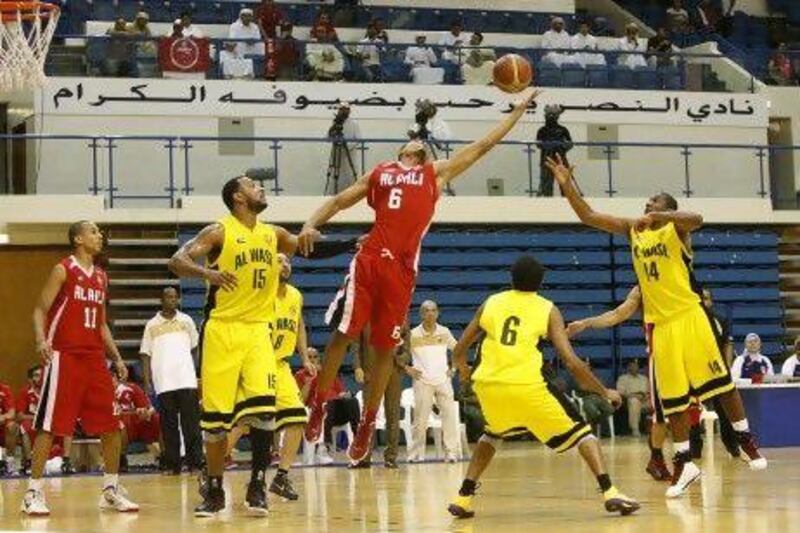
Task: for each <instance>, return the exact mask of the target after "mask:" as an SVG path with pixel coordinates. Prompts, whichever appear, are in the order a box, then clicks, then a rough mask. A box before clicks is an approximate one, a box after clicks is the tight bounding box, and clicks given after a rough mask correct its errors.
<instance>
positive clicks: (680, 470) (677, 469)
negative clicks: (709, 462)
mask: <svg viewBox="0 0 800 533" xmlns="http://www.w3.org/2000/svg"><path fill="white" fill-rule="evenodd" d="M672 465H673V471H672V484H671V485H670V486H669V488H668V489H667V498H677V497H679V496H682V495H683V493H684V492H686V489H687V488H689V485H691V484H692V483H694V482H695V481H697V480H698V479H700V476H701V475H702V472H700V469H699V468H698V467H697V465H696V464H694V463H693V462H692V457H691V455H690V454H689V452H683V453H677V454H675V459H674V460H673V462H672Z"/></svg>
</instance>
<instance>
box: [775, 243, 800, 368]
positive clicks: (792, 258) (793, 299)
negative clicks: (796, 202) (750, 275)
mask: <svg viewBox="0 0 800 533" xmlns="http://www.w3.org/2000/svg"><path fill="white" fill-rule="evenodd" d="M778 259H779V260H780V276H781V284H780V288H781V300H782V301H783V308H784V317H785V321H786V337H785V339H784V345H785V346H786V349H787V350H788V351H789V353H791V352H793V351H794V340H795V339H796V338H797V337H798V336H799V335H800V228H797V227H791V228H786V229H784V230H783V233H782V234H781V239H780V244H779V245H778Z"/></svg>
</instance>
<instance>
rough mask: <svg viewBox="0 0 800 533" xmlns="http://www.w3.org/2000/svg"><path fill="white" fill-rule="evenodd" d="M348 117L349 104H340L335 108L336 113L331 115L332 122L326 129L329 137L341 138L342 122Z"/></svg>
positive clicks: (342, 135) (342, 132) (342, 133)
mask: <svg viewBox="0 0 800 533" xmlns="http://www.w3.org/2000/svg"><path fill="white" fill-rule="evenodd" d="M348 118H350V105H349V104H341V105H339V107H338V108H337V109H336V115H334V117H333V123H332V124H331V127H330V128H329V129H328V138H329V139H341V138H343V137H344V123H345V122H346V121H347V119H348Z"/></svg>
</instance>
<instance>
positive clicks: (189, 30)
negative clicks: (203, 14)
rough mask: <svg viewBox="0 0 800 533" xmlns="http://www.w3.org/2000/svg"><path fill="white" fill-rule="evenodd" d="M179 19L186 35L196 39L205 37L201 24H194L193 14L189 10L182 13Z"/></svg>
mask: <svg viewBox="0 0 800 533" xmlns="http://www.w3.org/2000/svg"><path fill="white" fill-rule="evenodd" d="M178 20H179V21H180V24H181V28H182V34H183V36H184V37H193V38H195V39H202V38H203V37H205V34H204V33H203V30H202V29H200V27H199V26H197V25H195V24H193V21H192V14H191V13H189V12H188V11H184V12H183V13H181V18H180V19H178Z"/></svg>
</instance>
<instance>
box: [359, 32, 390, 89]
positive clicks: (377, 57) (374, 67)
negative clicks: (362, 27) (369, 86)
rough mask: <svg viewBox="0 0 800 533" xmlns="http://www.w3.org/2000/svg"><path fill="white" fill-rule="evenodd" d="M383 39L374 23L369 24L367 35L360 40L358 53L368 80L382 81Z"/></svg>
mask: <svg viewBox="0 0 800 533" xmlns="http://www.w3.org/2000/svg"><path fill="white" fill-rule="evenodd" d="M383 44H384V43H383V41H382V40H381V39H380V38H379V37H378V28H376V27H375V26H374V25H370V26H367V35H366V36H365V37H364V38H363V39H361V40H360V41H359V45H358V47H357V48H356V55H357V56H358V57H359V58H360V59H361V66H362V67H364V74H365V76H366V79H365V80H364V81H366V82H382V81H383V69H382V68H381V51H382V46H383Z"/></svg>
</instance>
